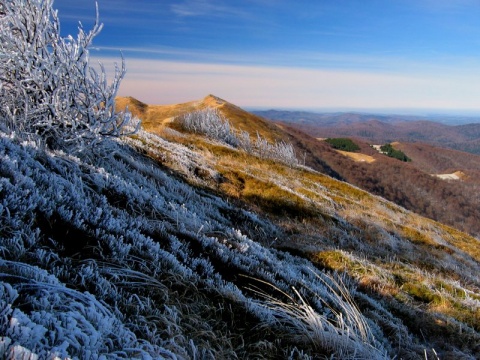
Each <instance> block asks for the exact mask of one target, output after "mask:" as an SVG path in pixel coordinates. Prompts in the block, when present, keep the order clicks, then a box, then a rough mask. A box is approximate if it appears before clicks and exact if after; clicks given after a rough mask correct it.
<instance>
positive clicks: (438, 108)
mask: <svg viewBox="0 0 480 360" xmlns="http://www.w3.org/2000/svg"><path fill="white" fill-rule="evenodd" d="M98 6H99V14H100V22H101V23H103V24H104V28H103V30H102V32H101V33H100V34H99V35H98V36H97V37H96V38H95V40H94V48H93V49H92V50H91V56H92V58H95V59H98V60H100V61H101V62H102V63H104V64H105V65H106V66H107V67H108V66H112V64H113V63H114V62H120V61H121V56H122V55H121V54H123V57H124V58H125V61H126V65H127V75H126V77H125V79H124V80H123V82H122V85H121V89H120V92H119V95H122V96H133V97H135V98H137V99H139V100H141V101H143V102H146V103H149V104H173V103H180V102H187V101H191V100H199V99H202V98H203V97H205V96H207V95H208V94H214V95H216V96H218V97H220V98H223V99H225V100H227V101H230V102H232V103H234V104H236V105H238V106H241V107H245V108H257V109H261V108H265V109H266V108H275V109H304V110H327V111H347V110H348V111H350V110H355V111H371V110H376V111H379V112H384V113H389V112H390V113H412V114H414V113H417V114H426V113H450V114H472V115H480V0H310V1H307V0H295V1H291V0H228V1H227V0H99V1H98ZM54 8H56V9H58V10H59V17H60V22H61V26H62V27H61V29H62V30H61V32H62V35H68V34H72V35H76V33H77V27H78V24H79V21H80V22H81V23H82V24H83V26H84V28H85V29H87V30H88V29H90V28H91V27H92V25H93V22H94V19H95V1H94V0H83V1H72V0H55V2H54Z"/></svg>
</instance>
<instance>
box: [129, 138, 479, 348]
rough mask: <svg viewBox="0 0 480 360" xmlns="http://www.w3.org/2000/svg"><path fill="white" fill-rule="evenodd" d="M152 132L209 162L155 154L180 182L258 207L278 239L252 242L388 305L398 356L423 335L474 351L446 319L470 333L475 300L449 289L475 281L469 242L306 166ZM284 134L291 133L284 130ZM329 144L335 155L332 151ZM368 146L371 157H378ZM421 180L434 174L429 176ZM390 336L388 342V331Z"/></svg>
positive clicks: (149, 149) (472, 247)
mask: <svg viewBox="0 0 480 360" xmlns="http://www.w3.org/2000/svg"><path fill="white" fill-rule="evenodd" d="M286 130H288V129H286ZM161 133H162V134H163V136H164V137H165V138H168V139H170V140H171V141H176V142H180V143H182V144H184V145H185V146H188V147H189V148H190V149H191V150H192V151H195V152H196V153H197V157H196V158H197V159H200V158H201V159H204V162H202V164H203V166H204V165H205V164H206V163H208V164H210V167H209V168H208V171H205V168H203V169H202V168H199V167H198V163H197V164H196V165H195V166H190V167H186V166H181V167H180V166H177V167H176V165H175V162H174V161H172V160H170V159H165V160H162V159H161V160H160V161H162V163H163V164H164V165H166V166H169V167H176V169H177V170H178V171H181V172H183V174H184V176H185V178H186V179H189V181H193V182H194V183H196V184H199V185H201V186H202V187H207V188H210V189H212V190H214V191H216V192H218V193H219V194H222V196H226V197H227V198H228V199H229V201H230V202H232V203H235V204H238V206H241V207H245V206H247V208H248V209H250V210H251V211H254V212H256V213H260V214H263V215H264V216H266V217H268V218H269V219H270V220H271V221H273V222H274V223H275V224H276V225H277V226H278V227H279V228H280V229H281V230H282V237H281V238H275V239H271V238H270V239H269V238H268V237H267V234H263V236H260V237H256V238H255V239H256V240H257V241H261V242H262V243H263V244H264V245H267V246H273V247H274V248H278V249H282V250H286V251H289V252H291V253H294V254H297V255H300V256H301V257H307V258H309V259H310V260H312V261H313V262H314V264H316V266H318V267H319V268H322V269H330V270H337V271H346V272H347V273H348V274H349V275H350V276H351V277H352V278H353V279H355V280H356V281H357V282H358V284H359V286H360V288H359V289H360V290H361V292H362V293H363V294H364V295H365V294H368V297H369V298H370V300H365V298H363V300H362V301H361V302H362V306H366V308H363V307H362V310H364V311H367V312H368V313H370V312H372V311H373V312H375V311H377V310H378V309H377V310H374V309H372V308H370V307H369V306H370V305H371V304H372V303H371V300H372V299H374V301H375V302H379V303H381V304H382V307H385V308H387V309H388V310H387V313H389V314H390V315H388V316H389V317H390V316H392V315H393V314H396V315H394V317H396V316H399V317H400V318H401V322H402V324H403V325H402V326H406V328H403V327H402V330H400V328H396V330H398V331H400V332H402V331H403V332H404V334H409V335H406V336H407V337H409V340H408V341H406V342H405V343H402V344H401V345H400V344H399V343H396V342H395V344H396V345H395V346H398V347H399V348H400V349H401V350H400V353H402V352H403V351H404V350H406V349H410V350H408V351H411V349H413V348H415V347H416V345H415V344H416V343H417V342H418V341H420V340H419V338H417V336H421V337H423V336H425V338H426V339H428V340H427V342H428V343H430V344H431V345H432V347H435V349H436V350H438V349H439V348H441V349H442V351H443V354H455V353H456V351H457V350H458V351H467V353H468V352H469V351H474V352H473V353H476V351H477V350H478V349H477V348H475V346H476V345H474V344H477V340H474V339H475V335H474V337H473V338H471V339H472V340H471V341H473V342H470V340H467V343H468V344H467V343H464V342H463V341H464V340H465V339H468V338H469V336H467V337H465V338H463V339H462V340H460V341H458V340H459V339H456V338H455V335H454V333H455V332H456V331H457V330H458V328H455V327H450V325H451V322H450V321H453V322H458V323H457V324H460V323H464V324H465V322H466V323H468V325H467V326H469V327H473V329H476V330H475V331H478V325H479V318H478V313H477V310H476V309H477V308H476V306H473V307H472V306H471V304H470V303H469V304H468V305H467V304H466V303H465V304H463V305H462V304H460V303H458V299H455V296H456V295H453V297H452V294H453V293H455V294H457V291H458V290H452V286H454V285H453V283H455V282H456V281H460V279H462V278H463V279H465V278H466V277H468V278H469V280H468V281H466V282H465V283H463V282H461V283H462V284H464V285H462V286H461V287H463V286H466V284H467V283H469V282H470V281H472V280H473V281H474V282H475V283H477V282H478V279H476V277H474V278H472V277H471V273H470V272H469V271H465V272H464V270H465V269H467V268H470V269H472V270H473V269H477V268H478V261H479V258H478V256H479V254H478V252H477V250H476V247H477V246H478V240H477V239H475V238H472V237H470V236H468V235H466V234H464V233H461V232H458V231H456V230H453V229H451V228H448V227H445V226H443V225H441V224H438V223H435V222H433V221H429V220H427V219H425V218H422V217H420V216H418V215H415V214H413V213H410V212H408V211H405V210H404V209H402V208H400V207H397V206H395V205H394V204H392V203H389V202H387V201H384V200H383V199H381V198H378V197H374V196H372V195H370V194H368V193H366V192H364V191H362V190H360V189H358V188H355V187H352V186H350V185H348V184H346V183H343V182H339V181H337V180H335V179H333V178H331V177H329V176H326V175H323V174H320V173H317V172H315V171H313V172H312V171H311V170H309V169H308V168H304V167H302V166H297V167H293V168H292V167H289V166H286V165H284V164H281V163H278V162H273V161H271V160H269V159H262V158H259V157H257V156H252V155H251V154H248V153H246V152H244V151H242V150H239V149H235V148H232V147H231V146H227V145H225V144H222V143H219V142H218V140H213V139H208V138H205V137H202V136H199V135H192V134H188V133H172V132H165V131H162V132H161ZM285 134H286V135H288V136H291V138H292V139H294V137H293V135H292V134H291V133H290V132H289V133H285ZM301 136H305V135H304V134H302V135H301ZM297 140H298V137H297ZM298 141H299V140H298ZM315 141H316V143H317V144H319V142H318V140H315ZM302 144H305V142H304V141H303V142H302ZM137 146H140V147H142V149H143V151H146V152H147V153H150V154H151V156H152V157H156V158H158V157H159V154H164V153H165V151H164V149H163V148H162V150H160V151H159V149H157V150H155V146H152V143H150V144H148V145H147V146H145V145H144V144H143V143H141V142H140V143H137ZM365 146H366V148H368V149H370V147H368V145H365ZM307 148H308V145H307ZM328 151H330V153H331V154H337V156H339V157H343V155H340V154H338V153H337V152H335V151H333V150H331V149H329V150H328ZM370 151H371V155H372V156H376V157H378V158H383V157H384V156H382V155H380V154H378V153H377V154H375V153H376V152H375V151H374V150H372V149H370ZM307 155H308V154H307ZM313 158H315V157H313ZM386 161H387V164H390V165H394V166H395V165H396V164H397V163H398V161H396V160H393V159H389V158H387V160H386ZM344 164H345V163H344ZM428 178H429V179H433V180H435V179H434V178H433V177H431V176H430V175H428ZM249 236H253V234H249ZM339 247H340V249H341V250H340V249H339ZM459 261H460V262H461V264H460V263H459ZM455 269H456V270H455ZM459 269H462V270H459ZM475 271H476V270H475ZM452 281H453V282H452ZM445 289H450V291H446V290H445ZM454 289H458V288H455V286H454ZM468 291H473V292H472V293H471V294H472V295H471V296H470V295H468V296H467V298H468V301H470V300H471V299H472V296H473V298H475V297H476V295H475V294H476V293H477V292H478V288H477V285H475V286H473V287H472V288H470V289H469V290H468ZM359 297H360V298H361V297H362V296H359ZM356 299H357V300H358V298H356ZM475 301H476V300H475ZM369 304H370V305H369ZM366 309H368V310H366ZM383 311H384V310H382V313H383V314H385V313H384V312H383ZM445 316H446V317H445ZM447 318H449V319H450V320H446V319H447ZM384 320H385V319H383V320H381V319H379V318H376V319H375V323H376V324H377V325H378V324H379V323H383V325H385V326H387V325H386V323H385V322H383V321H384ZM420 324H421V325H420ZM388 326H389V325H388ZM388 326H387V327H388ZM462 326H463V325H462ZM419 327H421V332H420V333H419V332H418V328H419ZM382 329H383V330H384V331H386V328H382ZM455 329H457V330H455ZM389 331H392V329H391V328H390V330H389ZM395 334H396V335H398V334H399V333H398V332H395ZM420 334H421V335H420ZM389 341H394V340H393V339H391V338H389ZM420 342H421V341H420ZM407 343H408V344H407ZM442 343H443V345H442ZM433 344H434V345H433ZM466 348H469V349H474V348H475V349H476V350H465V349H466ZM447 349H448V350H447ZM453 349H456V350H453ZM459 349H462V350H459ZM408 351H407V352H408ZM402 354H403V353H402ZM451 356H453V357H455V356H456V355H451Z"/></svg>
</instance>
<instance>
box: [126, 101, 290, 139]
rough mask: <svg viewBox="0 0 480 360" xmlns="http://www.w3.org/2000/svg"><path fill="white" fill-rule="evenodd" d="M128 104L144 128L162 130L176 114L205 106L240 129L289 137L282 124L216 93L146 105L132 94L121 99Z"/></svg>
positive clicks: (278, 136)
mask: <svg viewBox="0 0 480 360" xmlns="http://www.w3.org/2000/svg"><path fill="white" fill-rule="evenodd" d="M138 104H141V105H140V106H139V105H138ZM126 106H128V107H129V109H130V111H132V113H133V114H134V115H137V116H139V117H140V118H141V120H142V126H143V128H144V129H145V130H147V131H151V132H156V131H159V130H161V128H162V127H163V126H164V125H166V124H168V123H169V122H171V121H172V120H173V118H174V117H176V116H180V115H182V114H185V113H188V112H192V111H196V110H202V109H205V108H216V109H218V110H219V111H220V112H221V113H222V114H223V115H224V116H225V117H226V118H227V119H228V120H229V121H230V123H231V124H232V125H233V126H234V127H235V128H236V129H238V130H244V131H248V132H249V133H250V134H251V135H256V134H257V133H258V134H260V135H261V136H262V137H264V138H266V139H268V140H270V141H273V140H282V139H284V138H285V135H284V133H283V131H281V129H279V127H278V126H275V125H274V124H273V123H271V122H269V121H267V120H265V119H263V118H261V117H259V116H257V115H254V114H251V113H249V112H247V111H245V110H243V109H241V108H239V107H238V106H236V105H233V104H231V103H229V102H228V101H225V100H223V99H220V98H219V97H217V96H214V95H208V96H206V97H205V98H204V99H202V100H198V101H190V102H186V103H181V104H171V105H145V104H143V103H142V102H140V101H138V100H136V99H134V98H132V97H126V98H118V99H117V109H118V110H123V109H125V107H126Z"/></svg>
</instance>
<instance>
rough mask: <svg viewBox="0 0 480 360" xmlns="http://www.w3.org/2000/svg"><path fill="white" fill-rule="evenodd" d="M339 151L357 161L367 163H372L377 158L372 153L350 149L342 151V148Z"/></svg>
mask: <svg viewBox="0 0 480 360" xmlns="http://www.w3.org/2000/svg"><path fill="white" fill-rule="evenodd" d="M336 151H337V152H338V153H340V154H342V155H343V156H346V157H349V158H350V159H352V160H353V161H357V162H365V163H367V164H371V163H373V162H375V158H374V157H373V156H370V155H365V154H361V153H354V152H350V151H342V150H336Z"/></svg>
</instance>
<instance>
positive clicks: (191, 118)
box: [177, 108, 299, 166]
mask: <svg viewBox="0 0 480 360" xmlns="http://www.w3.org/2000/svg"><path fill="white" fill-rule="evenodd" d="M177 121H178V122H179V124H180V126H182V127H183V129H185V130H186V131H189V132H192V133H195V134H201V135H206V136H208V137H209V138H211V139H214V140H218V141H221V142H223V143H226V144H228V145H231V146H234V147H236V148H240V149H242V150H244V151H246V152H247V153H249V154H253V155H256V156H259V157H261V158H262V159H273V160H277V161H280V162H282V163H284V164H287V165H289V166H297V165H298V164H299V162H298V159H297V157H296V155H295V149H294V148H293V145H292V144H290V143H286V142H284V141H280V142H277V141H276V142H274V143H273V144H272V143H270V142H268V141H267V139H265V138H263V137H262V136H260V134H258V133H257V138H256V139H255V140H254V141H252V140H251V138H250V134H249V133H248V132H247V131H241V132H237V131H235V129H234V128H233V127H232V125H231V124H230V122H229V121H228V119H226V118H225V117H224V116H223V115H222V114H221V113H220V112H219V111H218V110H217V109H212V108H206V109H204V110H198V111H193V112H190V113H187V114H184V115H182V116H180V117H178V118H177Z"/></svg>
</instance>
